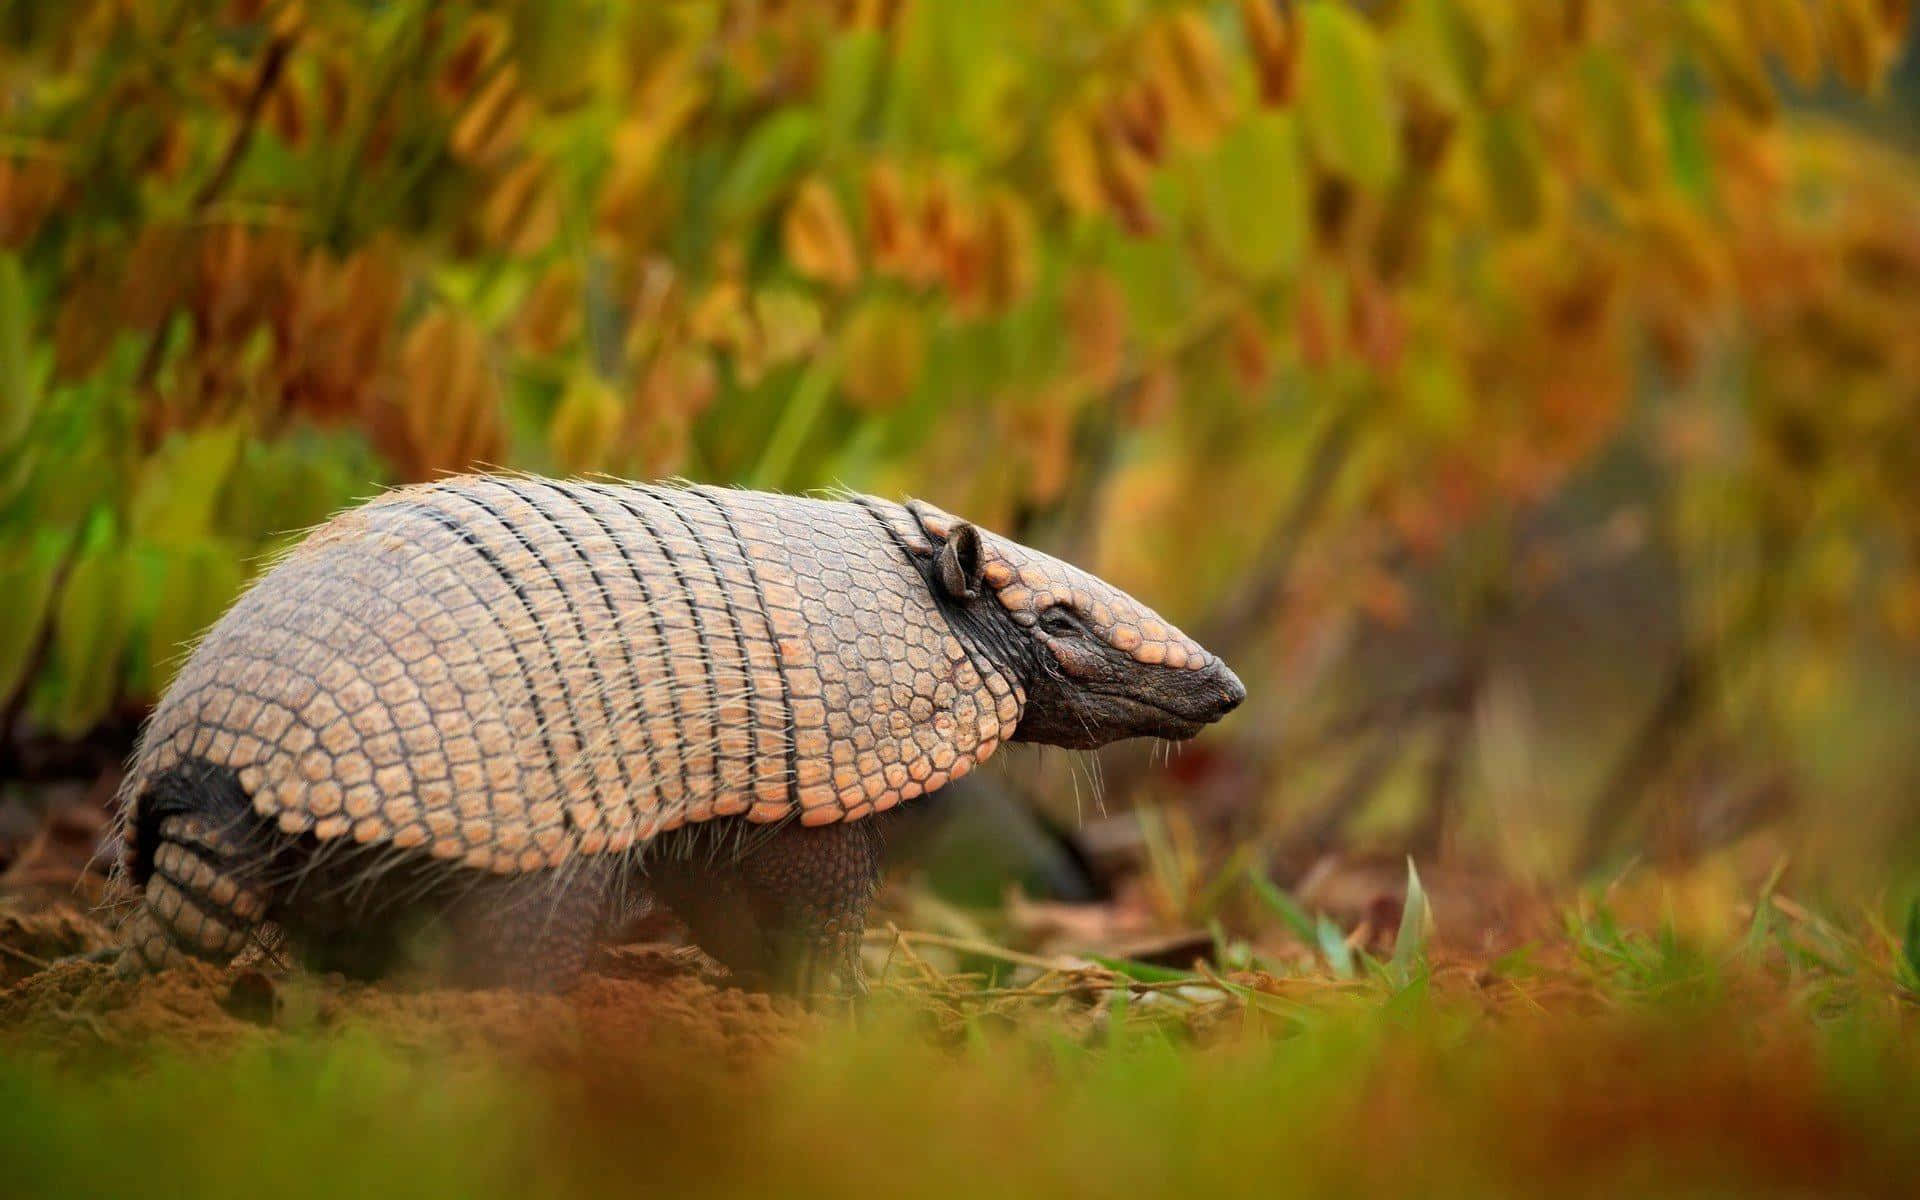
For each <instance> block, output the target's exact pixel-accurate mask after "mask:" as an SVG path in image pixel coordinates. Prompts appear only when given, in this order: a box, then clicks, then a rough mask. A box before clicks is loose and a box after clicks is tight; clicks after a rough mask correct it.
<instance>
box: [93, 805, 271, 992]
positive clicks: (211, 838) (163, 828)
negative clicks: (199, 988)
mask: <svg viewBox="0 0 1920 1200" xmlns="http://www.w3.org/2000/svg"><path fill="white" fill-rule="evenodd" d="M163 783H164V784H166V785H168V786H170V787H172V791H171V792H169V791H167V790H165V789H164V788H163V790H162V791H161V792H159V793H158V794H156V795H153V796H150V797H149V798H148V805H149V811H150V812H151V814H152V819H151V820H150V821H147V822H145V824H146V830H145V832H144V833H143V834H142V835H141V844H142V846H143V847H145V846H151V847H152V857H151V858H146V857H144V851H143V857H142V860H141V867H140V870H139V871H138V872H136V875H137V876H138V875H144V876H145V878H144V880H143V881H142V884H141V889H142V890H141V897H140V903H139V906H138V908H136V909H135V910H134V912H133V915H132V916H131V917H129V918H128V920H127V923H126V925H125V926H123V928H122V931H121V942H122V946H123V949H122V950H121V952H120V957H119V958H118V959H117V960H116V967H117V969H118V970H119V972H120V973H121V974H122V975H139V974H143V973H145V972H147V971H154V970H159V969H161V968H163V967H169V966H174V965H178V964H179V963H182V962H185V961H187V960H189V959H200V960H203V961H207V962H213V963H225V962H226V961H227V960H229V959H231V958H232V957H233V956H234V955H235V954H237V953H239V952H240V950H241V949H243V948H244V947H245V946H246V944H247V942H248V941H249V940H250V939H251V938H252V937H253V935H254V931H255V930H256V928H257V927H258V926H259V925H260V923H261V921H263V920H264V919H265V918H266V915H267V908H268V905H269V903H270V902H271V899H272V896H271V889H270V888H269V886H268V885H267V884H266V883H265V882H264V881H263V879H262V878H261V876H262V874H263V870H262V868H263V867H264V866H265V862H264V861H263V850H262V844H261V834H260V830H259V827H258V825H257V824H256V823H255V822H254V821H253V819H252V814H251V813H249V812H248V811H247V810H246V807H245V801H244V796H241V795H240V794H239V793H238V792H237V785H235V784H232V783H231V780H230V778H229V779H227V780H225V781H220V780H214V779H211V778H209V777H207V776H205V775H193V776H191V777H185V776H183V777H181V778H176V779H170V780H166V781H163ZM223 783H224V784H225V786H223Z"/></svg>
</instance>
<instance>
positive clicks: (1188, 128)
mask: <svg viewBox="0 0 1920 1200" xmlns="http://www.w3.org/2000/svg"><path fill="white" fill-rule="evenodd" d="M1145 49H1146V61H1147V70H1148V72H1149V74H1150V75H1151V77H1152V78H1153V79H1154V80H1155V81H1157V82H1158V83H1159V85H1160V88H1159V91H1160V94H1161V95H1162V96H1164V97H1165V98H1166V103H1167V117H1168V121H1169V124H1170V125H1171V127H1172V129H1173V132H1174V136H1176V137H1178V138H1180V139H1181V140H1182V141H1184V142H1186V143H1188V144H1189V145H1195V146H1200V147H1203V148H1204V147H1206V146H1209V145H1211V144H1212V143H1213V139H1214V138H1215V137H1216V136H1218V134H1219V132H1220V129H1221V126H1222V125H1224V124H1225V122H1226V119H1227V115H1228V111H1229V109H1230V106H1231V104H1232V92H1231V90H1230V88H1229V86H1228V81H1227V67H1226V60H1225V56H1224V55H1222V53H1221V51H1220V41H1219V39H1218V38H1217V37H1215V36H1214V33H1213V29H1212V28H1211V27H1210V26H1209V25H1208V24H1207V21H1206V18H1204V17H1202V16H1201V15H1200V14H1199V13H1197V12H1194V11H1193V10H1191V9H1182V10H1180V11H1179V12H1176V13H1174V14H1173V15H1172V16H1171V17H1169V18H1167V19H1166V20H1165V21H1163V22H1162V23H1161V24H1159V25H1158V26H1157V27H1156V28H1155V29H1154V30H1153V31H1152V32H1151V33H1150V34H1149V35H1148V38H1147V43H1146V48H1145Z"/></svg>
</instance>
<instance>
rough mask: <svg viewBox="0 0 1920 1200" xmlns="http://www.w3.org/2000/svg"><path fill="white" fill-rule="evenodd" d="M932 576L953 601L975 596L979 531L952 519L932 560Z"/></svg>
mask: <svg viewBox="0 0 1920 1200" xmlns="http://www.w3.org/2000/svg"><path fill="white" fill-rule="evenodd" d="M933 577H934V578H935V579H937V580H939V581H940V590H941V591H943V592H945V593H946V594H947V595H949V596H951V597H953V598H954V599H955V600H971V599H973V598H974V597H975V596H977V595H979V594H980V531H979V530H977V529H975V528H974V527H973V526H971V525H969V524H967V523H966V522H965V521H955V522H954V524H953V528H952V529H950V530H949V531H948V532H947V540H946V541H945V542H944V543H943V544H942V545H941V547H940V554H939V556H938V557H937V558H935V559H934V563H933Z"/></svg>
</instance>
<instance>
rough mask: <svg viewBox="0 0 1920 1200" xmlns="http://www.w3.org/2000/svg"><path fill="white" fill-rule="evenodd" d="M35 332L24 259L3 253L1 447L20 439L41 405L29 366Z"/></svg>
mask: <svg viewBox="0 0 1920 1200" xmlns="http://www.w3.org/2000/svg"><path fill="white" fill-rule="evenodd" d="M32 329H33V312H32V305H31V303H30V301H29V299H28V297H27V279H26V274H25V272H23V271H22V270H21V269H20V259H19V258H18V257H17V256H15V255H13V254H0V448H5V447H11V446H12V445H14V443H15V442H17V441H18V440H19V438H20V435H21V434H23V433H25V432H26V429H27V426H28V424H30V423H31V422H32V420H33V414H34V411H35V410H36V409H37V408H39V406H40V397H39V389H38V387H36V386H35V382H34V378H33V372H32V371H31V370H29V368H28V363H27V353H28V349H29V347H30V346H31V344H32V342H31V334H32Z"/></svg>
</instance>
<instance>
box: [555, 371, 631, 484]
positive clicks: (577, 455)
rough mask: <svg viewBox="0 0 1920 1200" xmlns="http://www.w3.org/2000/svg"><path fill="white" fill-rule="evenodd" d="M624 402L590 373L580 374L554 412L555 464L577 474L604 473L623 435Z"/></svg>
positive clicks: (569, 385) (568, 386) (576, 376)
mask: <svg viewBox="0 0 1920 1200" xmlns="http://www.w3.org/2000/svg"><path fill="white" fill-rule="evenodd" d="M621 415H622V414H621V411H620V402H619V400H617V399H616V398H615V397H614V394H613V391H612V390H611V389H610V388H608V387H607V385H606V384H605V383H602V382H601V381H600V379H599V378H598V377H597V376H595V375H594V374H593V373H592V372H590V371H580V372H578V373H576V374H575V375H574V376H573V378H572V380H571V381H570V382H569V383H568V384H567V390H566V392H565V393H564V394H563V395H562V396H561V398H560V406H559V407H558V408H557V409H555V410H554V414H553V424H552V425H551V426H550V427H549V428H548V430H547V442H548V445H549V446H550V447H551V448H552V450H553V457H554V461H555V462H557V463H559V464H560V465H561V466H562V467H563V468H565V469H566V470H568V471H571V472H575V473H585V472H590V471H603V470H605V469H606V468H607V467H608V466H609V465H610V463H611V462H612V452H613V449H614V447H615V444H616V442H617V440H618V436H619V432H620V418H621Z"/></svg>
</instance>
